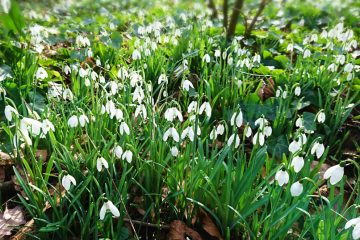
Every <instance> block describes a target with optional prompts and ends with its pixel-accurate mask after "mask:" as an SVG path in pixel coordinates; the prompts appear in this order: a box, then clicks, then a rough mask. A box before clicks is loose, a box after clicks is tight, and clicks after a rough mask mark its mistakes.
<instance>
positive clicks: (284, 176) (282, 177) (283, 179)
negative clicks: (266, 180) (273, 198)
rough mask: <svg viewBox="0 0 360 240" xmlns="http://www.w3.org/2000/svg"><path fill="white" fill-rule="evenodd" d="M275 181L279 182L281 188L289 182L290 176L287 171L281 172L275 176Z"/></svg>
mask: <svg viewBox="0 0 360 240" xmlns="http://www.w3.org/2000/svg"><path fill="white" fill-rule="evenodd" d="M275 180H276V181H278V184H279V186H280V187H281V186H283V185H284V184H287V183H288V182H289V174H288V173H287V172H286V171H283V170H279V171H278V172H277V173H276V174H275Z"/></svg>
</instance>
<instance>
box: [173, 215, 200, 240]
mask: <svg viewBox="0 0 360 240" xmlns="http://www.w3.org/2000/svg"><path fill="white" fill-rule="evenodd" d="M186 236H188V237H190V238H191V239H192V240H202V238H201V236H200V234H199V233H198V232H196V231H194V230H192V229H191V228H189V227H188V226H186V224H185V223H184V222H183V221H180V220H174V221H172V222H171V223H170V229H169V233H168V239H169V240H185V239H186Z"/></svg>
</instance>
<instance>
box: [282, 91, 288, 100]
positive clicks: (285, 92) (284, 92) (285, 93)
mask: <svg viewBox="0 0 360 240" xmlns="http://www.w3.org/2000/svg"><path fill="white" fill-rule="evenodd" d="M286 97H287V91H283V93H282V98H283V99H286Z"/></svg>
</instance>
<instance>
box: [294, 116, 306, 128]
mask: <svg viewBox="0 0 360 240" xmlns="http://www.w3.org/2000/svg"><path fill="white" fill-rule="evenodd" d="M295 126H296V127H298V128H302V127H304V119H303V118H302V117H299V118H298V119H296V122H295Z"/></svg>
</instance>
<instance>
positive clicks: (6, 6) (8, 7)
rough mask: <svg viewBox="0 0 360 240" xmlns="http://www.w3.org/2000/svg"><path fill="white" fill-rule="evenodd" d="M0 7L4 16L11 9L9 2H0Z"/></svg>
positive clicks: (9, 0)
mask: <svg viewBox="0 0 360 240" xmlns="http://www.w3.org/2000/svg"><path fill="white" fill-rule="evenodd" d="M1 6H2V8H3V9H4V12H5V13H6V14H8V13H9V11H10V7H11V0H1Z"/></svg>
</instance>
